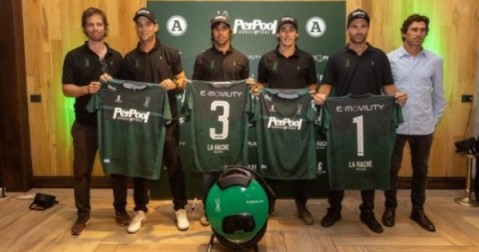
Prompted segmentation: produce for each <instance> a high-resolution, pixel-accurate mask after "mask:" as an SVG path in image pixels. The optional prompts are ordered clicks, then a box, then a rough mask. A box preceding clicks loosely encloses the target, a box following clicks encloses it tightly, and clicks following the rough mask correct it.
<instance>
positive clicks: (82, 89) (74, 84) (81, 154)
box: [62, 8, 131, 235]
mask: <svg viewBox="0 0 479 252" xmlns="http://www.w3.org/2000/svg"><path fill="white" fill-rule="evenodd" d="M82 28H83V32H84V33H85V35H86V36H87V37H88V41H86V42H85V44H84V45H82V46H80V47H78V48H76V49H74V50H72V51H70V52H68V53H67V55H66V56H65V61H64V64H63V76H62V82H63V85H62V89H63V94H64V95H65V96H67V97H75V105H74V106H75V122H74V123H73V126H72V129H71V134H72V137H73V155H74V159H73V174H74V179H73V189H74V196H75V206H76V208H77V215H78V218H77V220H76V222H75V223H74V224H73V226H72V228H71V234H72V235H79V234H80V233H81V232H82V231H83V229H84V228H85V226H86V224H87V223H88V222H89V220H90V210H91V206H90V180H91V173H92V170H93V163H94V161H95V155H96V152H97V149H98V140H97V136H98V134H97V132H98V129H97V115H96V113H89V112H88V111H87V110H86V105H87V103H88V101H89V100H90V98H91V96H92V95H93V94H95V93H96V92H97V91H98V90H99V89H100V83H99V82H98V81H99V79H100V75H102V74H103V73H108V74H109V75H111V76H117V75H118V73H119V70H120V66H121V61H122V57H121V55H120V53H118V52H117V51H115V50H113V49H112V48H110V47H109V46H108V44H106V43H105V37H106V36H107V32H108V21H107V18H106V15H105V13H104V12H103V11H102V10H100V9H97V8H88V9H86V10H85V11H84V12H83V14H82ZM123 183H124V184H125V186H126V180H125V181H123V180H121V179H117V178H115V177H112V185H113V195H114V203H113V205H114V207H115V211H116V222H117V223H118V225H121V226H125V225H128V224H129V223H130V220H131V219H130V216H129V215H128V213H127V212H126V210H125V204H122V203H121V202H122V200H121V199H122V194H121V191H119V190H117V188H119V185H121V184H123ZM125 197H126V194H125Z"/></svg>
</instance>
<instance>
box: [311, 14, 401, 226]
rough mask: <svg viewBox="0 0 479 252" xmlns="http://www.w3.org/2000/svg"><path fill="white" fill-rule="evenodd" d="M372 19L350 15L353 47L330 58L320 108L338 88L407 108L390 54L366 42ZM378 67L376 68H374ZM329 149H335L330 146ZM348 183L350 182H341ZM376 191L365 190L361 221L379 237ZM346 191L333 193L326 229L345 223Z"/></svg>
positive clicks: (316, 98) (337, 93)
mask: <svg viewBox="0 0 479 252" xmlns="http://www.w3.org/2000/svg"><path fill="white" fill-rule="evenodd" d="M369 22H370V18H369V15H368V13H366V12H365V11H364V10H361V9H356V10H354V11H352V12H351V13H350V14H349V15H348V19H347V31H348V37H349V43H348V44H347V45H346V47H344V48H343V49H341V50H340V51H339V52H337V53H335V54H333V55H332V56H330V57H329V60H328V63H327V64H326V69H325V70H324V75H323V79H322V83H321V86H320V88H319V90H318V92H317V93H316V94H315V95H314V97H313V98H314V101H315V103H316V104H318V105H322V104H324V102H325V101H326V99H327V96H329V95H330V94H332V93H331V90H332V89H333V88H334V95H335V96H346V95H348V94H352V95H364V94H367V93H370V94H374V95H381V94H382V93H384V94H387V95H393V96H394V97H395V98H396V103H398V104H399V105H404V104H405V103H406V100H407V96H406V94H405V93H403V92H400V91H398V89H397V88H396V86H395V85H394V79H393V76H392V73H391V66H390V65H389V60H388V58H387V56H386V54H385V53H384V52H383V51H382V50H380V49H378V48H375V47H373V46H372V45H371V44H369V43H367V42H366V39H367V36H368V31H369ZM372 66H374V67H372ZM328 148H334V147H332V146H328ZM340 179H346V178H340ZM374 194H375V190H374V189H372V190H361V198H362V200H363V202H362V204H361V205H360V206H359V209H360V211H361V215H360V220H361V221H362V222H364V223H365V224H366V225H367V226H368V228H369V229H370V230H371V231H373V232H375V233H382V232H383V227H382V226H381V224H380V223H379V222H378V221H377V219H376V217H375V215H374ZM343 198H344V190H333V189H331V190H329V194H328V202H329V205H330V207H329V208H328V209H327V213H326V215H325V216H324V217H323V218H322V219H321V225H322V226H323V227H331V226H333V225H334V224H335V223H336V222H337V221H338V220H339V219H341V209H342V207H341V203H342V201H343Z"/></svg>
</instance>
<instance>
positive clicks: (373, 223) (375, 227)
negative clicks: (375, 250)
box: [360, 213, 383, 233]
mask: <svg viewBox="0 0 479 252" xmlns="http://www.w3.org/2000/svg"><path fill="white" fill-rule="evenodd" d="M360 219H361V221H362V222H364V223H365V224H366V225H367V226H368V228H369V229H370V230H371V231H373V232H374V233H382V232H383V226H381V224H379V222H378V221H377V220H376V217H374V214H372V213H371V214H361V217H360Z"/></svg>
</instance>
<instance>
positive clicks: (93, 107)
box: [86, 89, 101, 113]
mask: <svg viewBox="0 0 479 252" xmlns="http://www.w3.org/2000/svg"><path fill="white" fill-rule="evenodd" d="M100 92H101V89H100V90H99V91H98V93H96V94H94V95H92V96H91V98H90V101H88V104H87V105H86V110H87V111H88V112H90V113H93V112H96V111H97V110H99V109H100V106H101V100H100V97H99V95H100V94H99V93H100Z"/></svg>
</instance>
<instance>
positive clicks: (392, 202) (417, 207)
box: [384, 134, 433, 211]
mask: <svg viewBox="0 0 479 252" xmlns="http://www.w3.org/2000/svg"><path fill="white" fill-rule="evenodd" d="M432 139H433V134H429V135H400V134H398V135H397V136H396V143H395V145H394V149H393V154H392V158H391V189H390V190H387V191H385V192H384V196H385V197H386V202H385V204H384V205H385V206H386V207H388V208H394V209H395V208H396V207H397V205H398V203H397V199H396V194H397V187H398V173H399V169H401V162H402V156H403V150H404V146H405V145H406V142H407V143H408V144H409V148H410V149H411V164H412V170H413V174H412V185H411V203H412V210H413V211H423V210H424V202H425V201H426V187H427V173H428V160H429V154H430V151H431V146H432Z"/></svg>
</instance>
